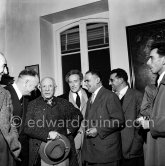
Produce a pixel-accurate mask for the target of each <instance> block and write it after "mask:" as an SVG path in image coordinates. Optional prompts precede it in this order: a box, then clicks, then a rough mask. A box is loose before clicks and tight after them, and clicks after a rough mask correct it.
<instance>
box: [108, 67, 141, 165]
mask: <svg viewBox="0 0 165 166" xmlns="http://www.w3.org/2000/svg"><path fill="white" fill-rule="evenodd" d="M127 81H128V76H127V73H126V72H125V71H124V70H123V69H120V68H118V69H114V70H112V71H111V72H110V80H109V84H110V85H111V86H112V91H114V92H115V93H116V94H117V95H118V97H119V99H120V102H121V104H122V108H123V111H124V116H125V122H126V123H125V124H126V125H125V128H123V129H122V130H121V138H122V152H123V159H122V160H121V166H132V165H134V166H142V165H144V157H143V137H142V131H140V130H141V129H142V128H139V127H136V123H135V122H136V118H137V117H138V115H139V112H140V107H141V102H142V99H143V95H142V94H141V92H139V91H138V90H135V89H131V88H129V86H128V82H127Z"/></svg>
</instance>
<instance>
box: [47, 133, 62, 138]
mask: <svg viewBox="0 0 165 166" xmlns="http://www.w3.org/2000/svg"><path fill="white" fill-rule="evenodd" d="M59 135H60V134H59V133H58V132H56V131H50V132H49V134H48V138H47V139H56V137H57V136H59Z"/></svg>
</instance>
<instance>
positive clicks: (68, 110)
mask: <svg viewBox="0 0 165 166" xmlns="http://www.w3.org/2000/svg"><path fill="white" fill-rule="evenodd" d="M53 103H54V104H53V106H49V105H48V104H47V103H46V102H45V101H44V100H43V98H42V97H41V96H40V97H39V98H37V99H35V100H33V101H32V102H30V104H29V106H28V112H27V116H26V122H25V133H26V134H28V135H29V136H30V137H31V139H30V153H29V154H30V156H29V166H33V165H34V164H36V162H37V158H38V150H39V148H40V145H41V142H42V141H44V142H47V138H48V133H49V131H57V132H59V133H60V134H63V135H65V136H67V137H68V139H69V140H70V143H71V152H70V155H69V157H70V158H69V159H70V161H69V162H70V163H69V165H70V166H77V165H78V163H77V161H73V160H72V157H74V156H76V151H75V145H74V139H73V135H75V133H77V130H78V129H79V127H80V124H81V121H82V119H83V117H82V114H81V112H80V111H79V110H78V109H76V108H75V107H74V106H73V105H72V104H71V103H69V102H68V101H67V100H65V99H61V98H57V97H54V99H53ZM39 121H40V122H41V123H39ZM51 121H52V122H53V124H52V125H51ZM30 122H33V124H34V125H33V126H29V124H30ZM48 123H49V124H50V125H48ZM67 129H69V131H70V132H71V133H70V134H69V135H67Z"/></svg>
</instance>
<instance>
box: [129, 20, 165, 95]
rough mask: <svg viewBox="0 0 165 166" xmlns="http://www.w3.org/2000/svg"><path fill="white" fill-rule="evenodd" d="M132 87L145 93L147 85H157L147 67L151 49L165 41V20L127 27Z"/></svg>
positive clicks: (154, 76) (155, 76) (154, 77)
mask: <svg viewBox="0 0 165 166" xmlns="http://www.w3.org/2000/svg"><path fill="white" fill-rule="evenodd" d="M126 35H127V47H128V57H129V67H130V83H131V87H133V88H136V89H138V90H140V91H141V92H144V89H145V87H146V85H149V84H155V82H156V79H157V75H154V74H153V73H152V72H151V70H150V69H149V67H148V65H147V60H148V58H149V53H150V47H151V44H152V43H153V42H154V41H160V40H165V19H162V20H157V21H152V22H147V23H142V24H137V25H131V26H127V27H126Z"/></svg>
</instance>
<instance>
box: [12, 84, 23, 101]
mask: <svg viewBox="0 0 165 166" xmlns="http://www.w3.org/2000/svg"><path fill="white" fill-rule="evenodd" d="M12 86H13V88H14V89H15V91H16V93H17V96H18V98H19V100H20V99H21V98H22V93H21V91H20V90H19V89H18V86H17V84H16V83H15V82H14V83H13V84H12Z"/></svg>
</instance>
